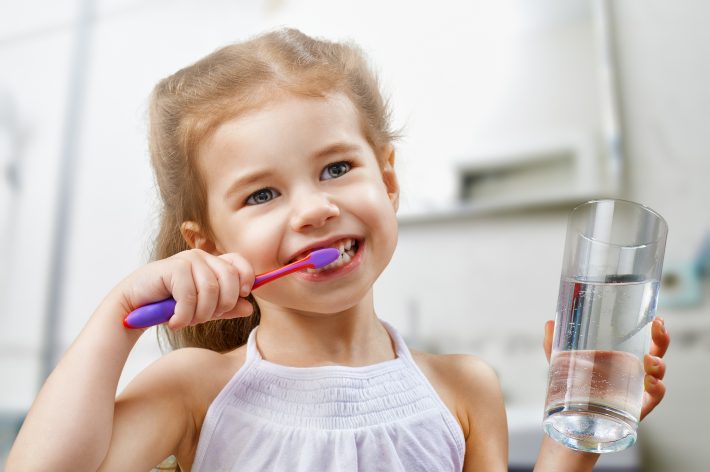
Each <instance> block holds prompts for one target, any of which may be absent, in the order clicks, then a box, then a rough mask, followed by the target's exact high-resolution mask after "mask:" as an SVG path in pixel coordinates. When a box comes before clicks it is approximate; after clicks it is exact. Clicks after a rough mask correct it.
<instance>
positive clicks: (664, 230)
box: [568, 198, 668, 248]
mask: <svg viewBox="0 0 710 472" xmlns="http://www.w3.org/2000/svg"><path fill="white" fill-rule="evenodd" d="M603 202H612V203H614V204H615V205H616V204H617V203H621V204H623V205H626V206H629V207H633V208H636V209H638V210H642V211H644V212H645V213H647V214H649V215H651V216H653V217H655V218H656V219H657V220H658V221H659V222H660V225H659V231H658V236H657V237H656V238H655V239H652V240H650V241H639V242H637V243H634V244H618V243H614V242H611V241H604V240H603V239H597V238H593V237H591V236H588V235H587V234H585V233H584V232H582V231H580V230H579V229H578V228H577V227H576V225H574V218H573V216H574V215H575V214H576V213H577V211H578V210H580V209H582V208H584V207H591V206H595V205H598V204H599V203H603ZM568 226H569V227H572V228H574V231H575V233H577V234H578V235H580V236H582V237H583V238H584V239H586V240H588V241H592V242H595V243H600V244H606V245H608V246H614V247H627V248H643V247H645V246H652V245H654V244H658V243H660V242H661V241H664V240H665V238H666V237H667V235H668V223H667V222H666V219H665V218H663V217H662V216H661V215H660V213H658V212H657V211H656V210H654V209H653V208H650V207H648V206H646V205H644V204H642V203H638V202H634V201H631V200H624V199H621V198H599V199H595V200H589V201H586V202H583V203H580V204H579V205H577V206H575V207H574V208H572V210H571V211H570V213H569V217H568Z"/></svg>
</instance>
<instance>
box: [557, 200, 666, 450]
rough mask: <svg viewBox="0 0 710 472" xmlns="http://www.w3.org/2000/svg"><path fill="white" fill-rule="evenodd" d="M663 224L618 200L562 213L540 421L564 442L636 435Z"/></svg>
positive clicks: (585, 444)
mask: <svg viewBox="0 0 710 472" xmlns="http://www.w3.org/2000/svg"><path fill="white" fill-rule="evenodd" d="M667 231H668V226H667V224H666V222H665V220H664V219H663V218H662V217H661V216H660V215H659V214H658V213H656V212H655V211H653V210H651V209H650V208H647V207H645V206H643V205H640V204H638V203H634V202H629V201H625V200H595V201H590V202H587V203H583V204H581V205H579V206H578V207H576V208H575V209H573V210H572V212H571V213H570V215H569V220H568V226H567V236H566V242H565V252H564V260H563V264H562V276H561V280H560V291H559V298H558V302H557V314H556V319H555V331H554V337H553V341H552V355H551V358H550V369H549V374H548V387H547V399H546V402H545V416H544V420H543V428H544V430H545V432H546V433H547V434H548V435H549V436H551V437H552V438H553V439H555V440H556V441H558V442H560V443H562V444H564V445H565V446H567V447H570V448H573V449H577V450H581V451H589V452H597V453H604V452H614V451H620V450H622V449H625V448H627V447H629V446H631V445H632V444H634V443H635V442H636V429H637V426H638V421H639V416H640V414H641V401H642V398H643V391H644V386H643V379H644V368H643V358H644V354H646V353H648V349H649V346H650V339H651V321H653V318H654V315H655V312H656V302H657V299H658V289H659V283H660V276H661V268H662V265H663V253H664V250H665V244H666V234H667Z"/></svg>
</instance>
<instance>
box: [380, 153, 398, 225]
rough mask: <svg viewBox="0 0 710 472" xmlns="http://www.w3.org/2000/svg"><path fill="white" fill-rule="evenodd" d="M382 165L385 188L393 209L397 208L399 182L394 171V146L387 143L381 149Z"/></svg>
mask: <svg viewBox="0 0 710 472" xmlns="http://www.w3.org/2000/svg"><path fill="white" fill-rule="evenodd" d="M383 153H384V157H385V160H384V165H383V166H382V181H383V182H384V183H385V188H386V189H387V196H389V199H390V201H391V202H392V206H393V207H394V211H397V209H398V208H399V182H398V181H397V173H396V172H395V171H394V146H392V145H391V144H387V145H386V146H385V148H384V150H383Z"/></svg>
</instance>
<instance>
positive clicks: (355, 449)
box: [192, 321, 464, 472]
mask: <svg viewBox="0 0 710 472" xmlns="http://www.w3.org/2000/svg"><path fill="white" fill-rule="evenodd" d="M383 324H384V326H385V327H386V328H387V331H388V332H389V333H390V336H391V337H392V339H393V341H394V344H395V348H396V352H397V357H396V358H395V359H392V360H389V361H385V362H381V363H379V364H374V365H369V366H364V367H347V366H323V367H287V366H282V365H278V364H274V363H272V362H269V361H267V360H265V359H263V358H262V357H261V355H260V353H259V351H258V349H257V348H256V331H257V329H258V328H255V329H254V330H253V331H252V332H251V334H250V335H249V340H248V341H247V355H246V361H245V363H244V365H243V366H242V367H241V368H240V369H239V371H237V373H236V374H235V375H234V376H233V377H232V379H231V380H230V381H229V382H228V383H227V385H226V386H225V387H224V389H223V390H222V391H221V392H220V393H219V395H217V397H216V398H215V400H214V401H213V403H212V405H210V407H209V409H208V411H207V415H206V416H205V420H204V423H203V426H202V431H201V433H200V439H199V443H198V447H197V452H196V454H195V461H194V463H193V467H192V470H193V471H194V472H221V471H225V472H226V471H230V472H237V471H239V472H244V471H247V472H250V471H259V472H263V471H288V472H300V471H304V472H305V471H308V472H313V471H316V472H331V471H332V472H350V471H367V472H370V471H383V472H384V471H386V472H396V471H406V472H416V471H426V472H433V471H460V470H461V469H462V467H463V457H464V438H463V433H462V431H461V428H460V427H459V425H458V423H457V421H456V419H455V418H454V417H453V415H452V414H451V412H450V411H449V410H448V409H447V407H446V405H444V403H443V402H442V401H441V399H440V398H439V396H438V395H437V393H436V392H435V391H434V389H433V387H432V386H431V384H430V383H429V381H428V380H427V379H426V377H425V376H424V374H423V373H422V372H421V371H420V370H419V367H418V366H417V365H416V364H415V362H414V360H413V359H412V356H411V353H410V352H409V349H408V348H407V346H406V345H405V343H404V340H403V339H402V337H401V336H400V335H399V333H397V331H396V330H395V329H394V328H393V327H392V326H391V325H389V324H388V323H386V322H384V321H383Z"/></svg>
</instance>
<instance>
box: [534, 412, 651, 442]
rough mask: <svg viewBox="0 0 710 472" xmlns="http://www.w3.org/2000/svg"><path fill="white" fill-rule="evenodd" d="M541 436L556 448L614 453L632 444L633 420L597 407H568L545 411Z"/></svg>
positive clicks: (634, 425)
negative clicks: (555, 445)
mask: <svg viewBox="0 0 710 472" xmlns="http://www.w3.org/2000/svg"><path fill="white" fill-rule="evenodd" d="M542 425H543V428H544V430H545V433H547V435H548V436H550V437H551V438H552V439H554V440H555V441H557V442H559V443H560V444H562V445H564V446H567V447H569V448H571V449H576V450H578V451H585V452H596V453H606V452H618V451H621V450H624V449H626V448H628V447H630V446H632V445H633V444H634V443H635V442H636V426H637V422H636V420H635V419H634V418H633V417H632V416H630V415H628V414H626V413H624V412H622V411H619V410H615V409H613V408H607V407H603V406H598V405H589V404H583V405H570V404H567V405H565V406H564V407H559V408H554V409H551V410H548V411H547V414H546V415H545V419H544V421H543V423H542Z"/></svg>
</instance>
